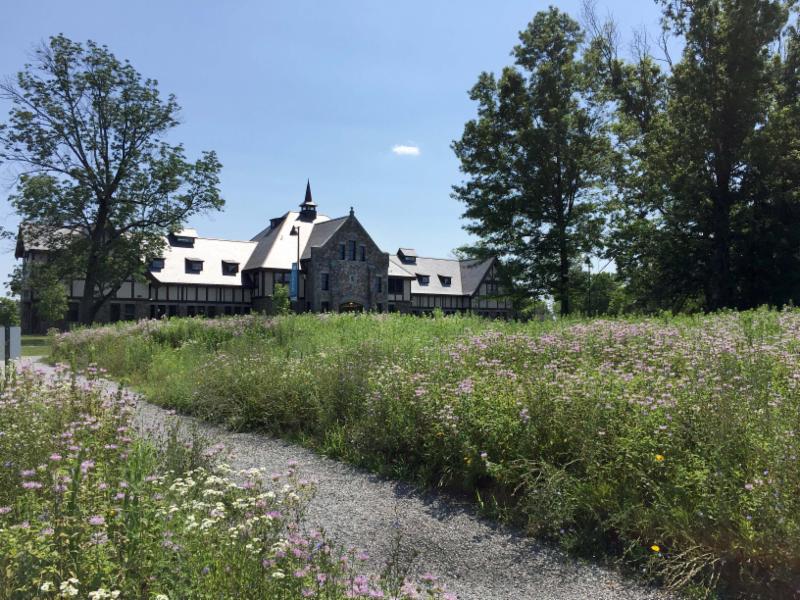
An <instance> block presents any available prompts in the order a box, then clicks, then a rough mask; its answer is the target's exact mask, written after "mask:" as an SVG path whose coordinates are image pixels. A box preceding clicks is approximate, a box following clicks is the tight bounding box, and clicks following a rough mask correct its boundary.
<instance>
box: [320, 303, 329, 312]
mask: <svg viewBox="0 0 800 600" xmlns="http://www.w3.org/2000/svg"><path fill="white" fill-rule="evenodd" d="M321 309H322V312H330V310H331V303H330V302H323V303H322V306H321Z"/></svg>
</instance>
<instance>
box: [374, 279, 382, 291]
mask: <svg viewBox="0 0 800 600" xmlns="http://www.w3.org/2000/svg"><path fill="white" fill-rule="evenodd" d="M375 291H376V292H378V293H379V294H380V293H381V292H382V291H383V277H381V276H380V275H378V276H377V277H375Z"/></svg>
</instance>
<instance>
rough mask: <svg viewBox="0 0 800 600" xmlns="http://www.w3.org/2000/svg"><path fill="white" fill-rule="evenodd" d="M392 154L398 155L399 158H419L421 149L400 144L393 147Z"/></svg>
mask: <svg viewBox="0 0 800 600" xmlns="http://www.w3.org/2000/svg"><path fill="white" fill-rule="evenodd" d="M392 152H394V153H395V154H397V156H419V147H418V146H406V145H403V144H398V145H397V146H393V147H392Z"/></svg>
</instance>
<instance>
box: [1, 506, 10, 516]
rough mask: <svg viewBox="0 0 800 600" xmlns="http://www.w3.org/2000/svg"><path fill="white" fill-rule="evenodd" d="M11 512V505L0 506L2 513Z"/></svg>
mask: <svg viewBox="0 0 800 600" xmlns="http://www.w3.org/2000/svg"><path fill="white" fill-rule="evenodd" d="M10 512H11V507H10V506H0V515H7V514H8V513H10Z"/></svg>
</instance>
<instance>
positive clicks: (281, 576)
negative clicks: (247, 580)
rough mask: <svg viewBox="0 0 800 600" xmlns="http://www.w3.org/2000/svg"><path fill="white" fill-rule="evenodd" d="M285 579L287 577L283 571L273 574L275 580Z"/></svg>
mask: <svg viewBox="0 0 800 600" xmlns="http://www.w3.org/2000/svg"><path fill="white" fill-rule="evenodd" d="M284 577H286V574H285V573H284V572H283V571H274V572H273V573H272V578H273V579H283V578H284Z"/></svg>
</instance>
